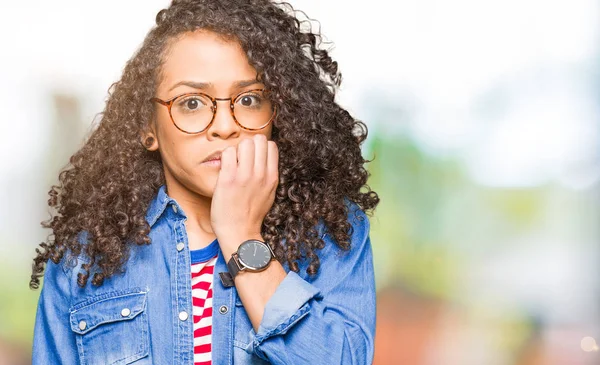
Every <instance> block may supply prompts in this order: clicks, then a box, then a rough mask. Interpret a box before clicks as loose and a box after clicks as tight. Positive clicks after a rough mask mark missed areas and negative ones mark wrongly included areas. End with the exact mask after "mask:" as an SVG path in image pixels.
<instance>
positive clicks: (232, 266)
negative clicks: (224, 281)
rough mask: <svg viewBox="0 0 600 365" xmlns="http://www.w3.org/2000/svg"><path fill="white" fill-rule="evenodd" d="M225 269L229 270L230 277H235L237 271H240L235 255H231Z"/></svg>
mask: <svg viewBox="0 0 600 365" xmlns="http://www.w3.org/2000/svg"><path fill="white" fill-rule="evenodd" d="M227 271H229V275H231V277H232V278H235V276H236V275H237V274H238V272H240V267H239V266H238V264H237V257H236V256H235V255H232V256H231V258H230V259H229V262H228V263H227Z"/></svg>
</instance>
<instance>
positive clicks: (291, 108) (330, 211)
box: [29, 0, 379, 289]
mask: <svg viewBox="0 0 600 365" xmlns="http://www.w3.org/2000/svg"><path fill="white" fill-rule="evenodd" d="M297 14H298V11H296V10H294V9H293V7H292V6H291V5H290V4H288V3H272V2H270V1H269V0H227V1H224V0H174V1H173V2H172V4H171V5H170V6H169V7H168V8H167V9H163V10H161V11H160V12H159V13H158V14H157V16H156V25H155V26H154V27H153V28H152V29H151V30H150V32H149V33H148V35H147V36H146V38H145V40H144V42H143V44H142V46H141V47H140V48H139V50H138V51H137V52H136V53H135V55H134V56H133V57H132V58H131V59H130V60H129V61H128V62H127V64H126V66H125V68H124V70H123V75H122V77H121V79H120V80H119V81H118V82H116V83H114V84H113V85H112V86H111V87H110V89H109V97H108V100H107V103H106V107H105V110H104V111H103V113H102V114H101V117H102V118H101V120H100V123H99V124H98V126H97V128H96V129H95V130H94V132H93V133H92V134H91V135H90V136H89V138H88V140H87V141H86V143H85V144H84V146H83V147H82V148H81V149H80V150H79V151H78V152H76V153H75V154H74V155H73V156H72V157H71V158H70V160H69V164H68V165H67V166H66V167H65V168H64V169H63V170H62V171H61V172H60V174H59V184H58V185H53V186H52V187H51V189H50V191H49V193H48V194H49V196H50V198H49V200H48V204H49V206H50V207H51V211H52V214H51V217H50V219H48V220H47V221H43V222H42V226H43V227H44V228H51V229H52V233H51V234H50V235H49V236H48V238H47V240H46V242H42V243H41V244H40V245H39V246H40V247H38V248H36V253H37V257H35V258H34V262H33V270H32V275H31V280H30V283H29V286H30V288H32V289H37V288H39V283H40V280H39V277H41V276H43V271H44V267H45V264H46V262H47V261H48V259H51V260H52V261H53V262H54V263H56V264H58V263H59V262H60V261H61V260H62V258H63V256H64V254H65V253H69V255H71V258H75V257H78V256H79V255H80V254H81V252H82V249H83V250H84V253H85V255H86V257H87V258H89V261H88V262H86V263H84V264H83V265H82V269H83V272H80V273H78V279H77V282H78V285H79V286H80V287H85V285H86V284H87V281H88V278H89V276H90V270H91V269H92V268H94V270H93V272H94V273H93V276H92V284H93V285H96V286H99V285H102V283H103V281H104V279H105V278H109V277H111V276H112V275H113V274H115V273H117V272H121V271H122V270H123V268H124V266H125V264H126V263H127V261H128V259H129V250H128V246H127V245H131V244H135V245H146V244H150V239H149V236H148V235H149V233H150V227H149V225H148V223H147V222H146V219H145V215H146V210H147V208H148V206H149V204H150V202H151V200H152V199H153V197H154V196H155V194H156V193H157V191H158V189H159V187H160V186H161V185H163V184H164V183H165V178H164V172H163V166H162V162H161V158H160V155H159V154H158V153H157V152H149V151H148V150H147V149H146V148H144V146H143V144H142V142H141V137H140V136H141V135H142V134H143V132H144V131H147V130H148V127H149V123H150V122H151V121H152V120H153V118H154V106H153V105H152V104H151V103H150V102H148V100H149V99H150V98H151V97H153V96H154V93H155V90H156V87H157V84H158V83H159V82H160V78H161V75H160V70H161V65H162V62H163V61H164V57H165V55H166V54H167V53H168V47H169V45H170V44H171V43H172V42H173V40H174V39H176V38H177V37H178V36H180V35H182V34H184V33H187V32H191V31H195V30H198V29H205V30H210V31H213V32H215V33H218V34H220V35H222V36H224V37H228V38H230V39H234V40H236V41H238V42H239V43H240V45H241V46H242V48H243V50H244V51H245V53H246V55H247V57H248V60H249V62H250V64H251V65H252V66H253V67H254V68H255V69H256V70H257V72H258V75H259V79H260V80H261V81H262V82H263V83H264V84H265V86H266V88H267V89H268V90H269V91H270V92H269V95H270V97H271V98H272V101H273V102H274V103H275V105H276V107H277V110H278V116H277V120H276V121H275V122H274V125H273V132H272V140H273V141H275V142H276V144H277V146H278V148H279V154H280V159H279V160H280V162H279V163H280V167H279V171H280V176H279V185H278V188H277V193H276V197H275V202H274V204H273V206H272V207H271V210H270V211H269V212H268V214H267V215H266V217H265V219H264V222H263V225H262V234H263V237H264V238H265V240H266V241H267V242H268V243H269V244H270V245H271V247H272V248H273V250H274V252H275V254H276V256H277V258H278V259H279V260H280V261H281V262H282V263H287V264H288V265H289V268H290V269H291V270H294V271H296V272H298V270H299V266H298V263H299V261H300V260H304V259H307V260H308V262H309V265H308V268H307V273H308V274H310V275H314V274H316V273H317V271H318V269H319V258H318V255H317V251H318V250H319V249H322V248H323V246H324V241H323V239H322V236H321V235H319V234H318V232H317V230H316V225H317V224H318V223H319V220H322V223H324V224H325V226H326V227H327V232H328V234H329V235H330V236H331V237H332V238H333V239H334V240H335V242H336V243H337V244H338V245H339V246H340V247H341V248H342V249H344V250H347V249H349V248H350V242H349V238H350V234H351V233H352V232H351V225H350V224H349V222H348V221H347V214H348V206H347V205H346V203H345V198H347V199H349V200H351V201H353V202H355V203H356V204H358V205H359V207H360V208H362V209H363V210H364V211H365V212H367V213H368V214H372V210H373V209H374V208H375V206H376V205H377V204H378V202H379V197H378V196H377V194H376V193H375V192H373V191H372V190H371V189H370V188H369V186H368V185H367V178H368V176H369V173H368V172H367V170H366V169H365V168H364V166H363V165H364V164H365V162H369V161H368V160H365V159H363V157H362V155H361V149H360V145H361V144H362V142H363V141H364V140H365V139H366V137H367V127H366V126H365V124H364V123H362V122H361V121H358V120H356V119H354V118H353V117H352V116H351V115H350V114H349V113H348V111H346V110H345V109H343V108H342V107H341V106H339V105H338V104H337V103H336V102H335V100H334V99H335V94H336V92H337V89H338V87H339V85H340V83H341V74H340V72H339V71H338V65H337V62H335V61H334V60H333V59H332V58H331V57H330V55H329V53H328V52H327V50H325V49H322V47H320V46H321V44H322V37H321V35H320V34H319V33H318V32H317V33H314V32H313V31H312V21H311V20H310V19H306V20H300V19H298V18H297V16H296V15H297ZM361 190H362V191H361ZM369 210H371V211H369ZM81 232H87V243H86V244H82V243H81V242H80V240H79V234H80V233H81ZM40 248H41V249H42V250H43V251H42V250H40ZM94 265H96V266H94Z"/></svg>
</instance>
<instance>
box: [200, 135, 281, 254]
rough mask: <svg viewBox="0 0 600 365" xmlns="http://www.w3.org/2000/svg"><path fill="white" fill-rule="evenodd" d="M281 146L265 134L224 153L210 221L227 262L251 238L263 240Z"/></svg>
mask: <svg viewBox="0 0 600 365" xmlns="http://www.w3.org/2000/svg"><path fill="white" fill-rule="evenodd" d="M278 165H279V153H278V150H277V145H276V144H275V142H273V141H268V140H267V138H266V137H265V136H264V135H262V134H257V135H255V136H253V138H251V139H250V138H248V139H244V140H242V141H241V142H240V143H239V145H238V146H237V149H236V148H235V147H227V148H226V149H225V150H223V152H222V154H221V170H220V172H219V176H218V178H217V183H216V186H215V191H214V193H213V198H212V203H211V209H210V218H211V225H212V229H213V232H214V233H215V235H216V236H217V240H218V241H219V245H220V246H221V250H222V251H223V254H224V257H225V259H226V260H227V259H229V257H230V256H231V254H232V253H233V252H235V251H236V250H237V249H238V247H239V245H240V244H241V243H242V242H243V241H245V240H247V239H251V238H252V239H260V240H262V236H261V226H262V222H263V220H264V218H265V215H267V212H268V211H269V210H270V209H271V206H272V205H273V202H274V200H275V191H276V189H277V184H278V182H279V171H278Z"/></svg>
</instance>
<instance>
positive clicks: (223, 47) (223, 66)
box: [159, 31, 256, 89]
mask: <svg viewBox="0 0 600 365" xmlns="http://www.w3.org/2000/svg"><path fill="white" fill-rule="evenodd" d="M161 74H162V80H161V85H160V86H159V89H164V88H168V87H170V85H174V84H175V83H177V82H179V81H183V80H189V81H198V82H207V83H212V84H214V85H215V87H228V86H230V84H232V83H234V82H235V81H239V80H248V79H254V78H256V71H255V69H254V68H253V67H252V66H251V65H250V64H249V62H248V59H247V57H246V54H245V53H244V51H243V49H242V47H241V46H240V45H239V43H238V42H237V41H235V40H233V39H232V40H229V39H226V38H224V37H222V36H220V35H218V34H215V33H213V32H209V31H195V32H189V33H185V34H184V35H182V36H180V37H179V38H177V39H175V40H173V41H172V43H171V44H170V46H169V50H168V52H167V53H166V55H165V59H164V62H163V66H162V70H161Z"/></svg>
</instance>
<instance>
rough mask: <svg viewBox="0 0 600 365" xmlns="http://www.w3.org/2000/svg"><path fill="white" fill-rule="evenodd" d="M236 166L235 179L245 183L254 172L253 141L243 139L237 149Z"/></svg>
mask: <svg viewBox="0 0 600 365" xmlns="http://www.w3.org/2000/svg"><path fill="white" fill-rule="evenodd" d="M237 159H238V166H237V171H236V174H237V175H236V179H238V178H239V179H241V180H242V181H247V180H248V179H249V178H250V177H251V176H252V174H253V170H254V141H253V140H252V139H250V138H246V139H243V140H242V141H241V142H240V143H239V144H238V148H237Z"/></svg>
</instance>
